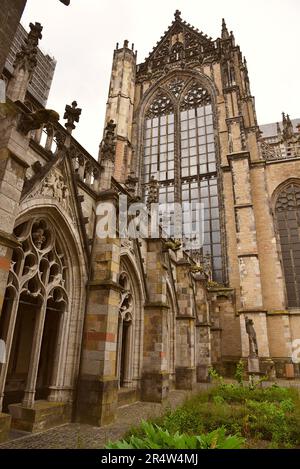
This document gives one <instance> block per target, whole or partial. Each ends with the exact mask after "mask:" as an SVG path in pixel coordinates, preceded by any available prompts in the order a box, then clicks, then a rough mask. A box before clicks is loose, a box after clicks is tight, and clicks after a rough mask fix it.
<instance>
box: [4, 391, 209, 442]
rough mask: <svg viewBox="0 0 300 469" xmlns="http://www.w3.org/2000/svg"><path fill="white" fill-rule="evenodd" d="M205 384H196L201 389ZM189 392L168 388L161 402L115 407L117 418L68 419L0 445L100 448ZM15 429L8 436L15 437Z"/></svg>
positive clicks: (176, 401)
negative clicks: (97, 423) (96, 421)
mask: <svg viewBox="0 0 300 469" xmlns="http://www.w3.org/2000/svg"><path fill="white" fill-rule="evenodd" d="M206 387H207V385H201V386H199V387H197V389H198V390H200V389H205V388H206ZM189 395H190V393H189V392H188V391H177V390H176V391H171V392H170V394H169V398H168V400H167V401H166V402H164V404H154V403H150V402H136V403H135V404H130V405H127V406H123V407H119V409H118V415H117V419H116V421H115V422H114V423H112V424H110V425H107V426H105V427H101V428H99V427H93V426H91V425H83V424H77V423H71V424H67V425H62V426H60V427H56V428H55V429H52V430H48V431H45V432H42V433H38V434H34V435H26V436H22V437H19V438H17V439H13V440H11V441H8V442H6V443H3V444H2V445H0V449H33V448H35V449H47V448H51V449H63V448H65V449H66V448H68V449H76V448H78V449H80V448H81V449H96V448H103V447H104V446H105V444H106V443H107V442H108V441H109V440H112V441H115V440H118V439H119V438H121V437H122V436H123V435H124V433H125V432H126V431H127V430H128V429H129V428H130V427H132V426H133V425H138V424H139V423H140V422H141V420H142V419H147V418H149V417H154V416H159V415H161V414H162V413H163V411H164V410H165V409H166V408H167V407H172V408H174V407H177V406H178V405H180V404H181V403H182V402H183V401H184V400H185V399H186V397H188V396H189ZM16 436H17V435H16V433H14V434H12V435H11V437H12V438H16Z"/></svg>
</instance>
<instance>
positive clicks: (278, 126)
mask: <svg viewBox="0 0 300 469" xmlns="http://www.w3.org/2000/svg"><path fill="white" fill-rule="evenodd" d="M276 126H277V135H278V136H281V128H280V125H279V122H277V123H276Z"/></svg>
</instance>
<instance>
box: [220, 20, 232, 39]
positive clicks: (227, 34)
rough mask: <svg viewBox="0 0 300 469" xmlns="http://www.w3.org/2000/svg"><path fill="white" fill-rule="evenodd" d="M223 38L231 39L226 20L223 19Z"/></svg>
mask: <svg viewBox="0 0 300 469" xmlns="http://www.w3.org/2000/svg"><path fill="white" fill-rule="evenodd" d="M221 37H222V39H229V37H230V36H229V32H228V29H227V26H226V23H225V19H224V18H222V35H221Z"/></svg>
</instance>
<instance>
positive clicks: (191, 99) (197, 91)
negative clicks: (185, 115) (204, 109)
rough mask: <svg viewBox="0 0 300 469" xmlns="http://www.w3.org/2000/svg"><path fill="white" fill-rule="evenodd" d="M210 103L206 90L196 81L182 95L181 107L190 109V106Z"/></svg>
mask: <svg viewBox="0 0 300 469" xmlns="http://www.w3.org/2000/svg"><path fill="white" fill-rule="evenodd" d="M210 103H211V97H210V95H209V93H208V91H207V90H205V89H204V88H202V87H201V86H200V85H199V84H198V83H194V84H193V85H192V87H191V88H190V89H189V91H188V92H187V94H186V95H185V96H184V98H183V100H182V103H181V109H190V108H192V107H198V106H203V105H206V104H210Z"/></svg>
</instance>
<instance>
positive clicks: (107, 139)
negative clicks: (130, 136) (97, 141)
mask: <svg viewBox="0 0 300 469" xmlns="http://www.w3.org/2000/svg"><path fill="white" fill-rule="evenodd" d="M116 127H117V124H115V123H114V121H113V120H112V119H111V120H110V121H109V122H108V123H107V125H106V127H105V131H104V138H103V140H102V143H101V160H102V161H103V160H111V161H115V156H116V142H115V140H116V135H115V133H116Z"/></svg>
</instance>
